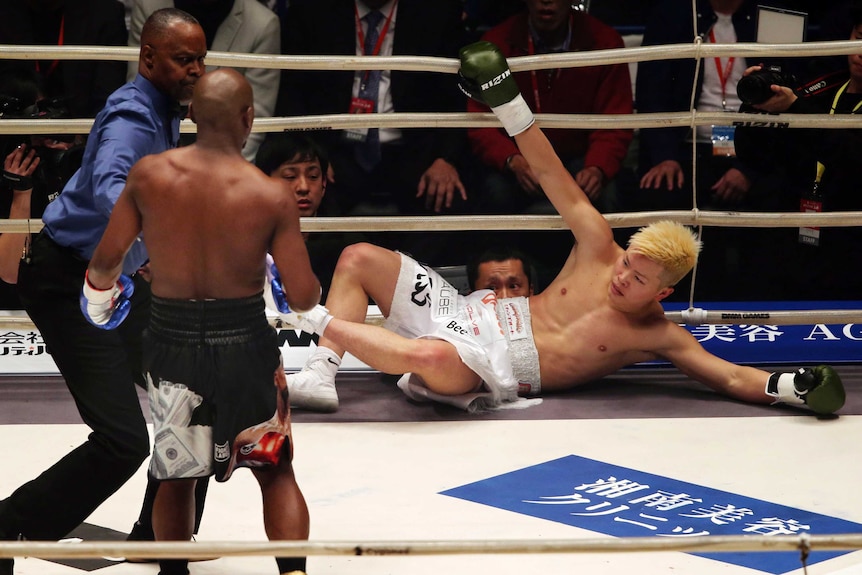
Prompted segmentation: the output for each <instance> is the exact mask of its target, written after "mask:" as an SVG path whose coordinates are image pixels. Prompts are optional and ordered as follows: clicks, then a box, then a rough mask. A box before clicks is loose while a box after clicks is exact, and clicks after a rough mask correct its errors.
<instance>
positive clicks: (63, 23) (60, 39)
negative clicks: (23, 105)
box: [36, 15, 66, 78]
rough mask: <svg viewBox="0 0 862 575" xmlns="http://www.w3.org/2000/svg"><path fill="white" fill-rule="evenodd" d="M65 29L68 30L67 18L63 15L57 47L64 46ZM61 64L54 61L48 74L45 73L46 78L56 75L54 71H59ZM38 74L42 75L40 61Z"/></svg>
mask: <svg viewBox="0 0 862 575" xmlns="http://www.w3.org/2000/svg"><path fill="white" fill-rule="evenodd" d="M65 28H66V16H65V15H63V17H62V18H60V37H59V38H57V46H62V45H63V38H64V36H65V35H64V29H65ZM59 63H60V62H59V61H58V60H54V61H53V62H51V65H50V66H48V71H47V72H45V77H46V78H47V77H48V76H50V75H51V74H53V73H54V70H56V69H57V65H58V64H59ZM36 72H38V73H40V74H41V73H42V67H41V66H40V65H39V60H36Z"/></svg>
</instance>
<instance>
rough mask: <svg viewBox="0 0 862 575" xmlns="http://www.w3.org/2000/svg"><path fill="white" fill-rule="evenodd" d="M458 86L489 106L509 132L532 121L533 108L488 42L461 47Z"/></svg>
mask: <svg viewBox="0 0 862 575" xmlns="http://www.w3.org/2000/svg"><path fill="white" fill-rule="evenodd" d="M460 56H461V69H460V70H459V71H458V75H459V81H458V87H459V88H461V91H462V92H464V93H465V94H466V95H467V96H469V97H470V98H473V99H474V100H477V101H479V102H482V103H483V104H486V105H488V107H490V108H491V111H492V112H494V114H495V115H496V116H497V118H498V119H499V120H500V122H501V123H502V124H503V128H505V129H506V133H508V134H509V135H510V136H516V135H517V134H520V133H521V132H523V131H524V130H526V129H527V128H529V127H530V126H532V125H533V121H534V118H533V112H532V111H531V110H530V107H529V106H528V105H527V103H526V102H525V101H524V98H523V96H521V92H520V90H519V89H518V84H517V83H516V82H515V79H514V78H513V77H512V71H511V70H509V64H508V63H507V62H506V58H505V56H503V53H502V52H500V49H499V48H497V46H496V45H494V44H492V43H491V42H485V41H482V42H476V43H474V44H470V45H469V46H465V47H464V48H461V52H460Z"/></svg>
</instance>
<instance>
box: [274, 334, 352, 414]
mask: <svg viewBox="0 0 862 575" xmlns="http://www.w3.org/2000/svg"><path fill="white" fill-rule="evenodd" d="M340 365H341V358H340V357H338V355H337V354H335V353H334V352H333V351H331V350H329V349H327V348H325V347H321V348H318V349H317V351H316V352H315V353H314V354H313V355H312V356H311V357H310V358H309V360H308V363H306V364H305V367H303V368H302V371H300V372H298V373H292V374H289V375H287V389H288V392H289V393H290V406H291V407H295V408H299V409H307V410H309V411H320V412H323V413H331V412H333V411H336V410H337V409H338V393H337V392H336V391H335V373H336V372H337V371H338V367H339V366H340Z"/></svg>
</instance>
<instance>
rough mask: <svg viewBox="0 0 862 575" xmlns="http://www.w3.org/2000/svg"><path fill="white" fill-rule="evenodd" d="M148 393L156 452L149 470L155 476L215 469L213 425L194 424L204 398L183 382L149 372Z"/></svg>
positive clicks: (186, 475) (171, 476) (198, 473)
mask: <svg viewBox="0 0 862 575" xmlns="http://www.w3.org/2000/svg"><path fill="white" fill-rule="evenodd" d="M147 393H148V396H149V401H150V412H151V414H152V418H153V433H154V435H155V440H154V444H153V456H152V458H151V459H150V473H151V474H152V475H153V477H155V478H156V479H190V478H193V477H204V476H207V475H210V474H211V473H212V470H213V439H212V427H211V426H209V425H198V424H197V423H196V424H195V425H191V422H192V417H193V414H194V410H195V409H196V408H197V407H198V406H200V405H201V403H203V398H202V397H201V396H200V395H198V394H197V393H195V392H194V391H191V390H190V389H189V388H188V387H187V386H185V385H183V384H182V383H174V382H171V381H167V380H164V379H160V380H159V382H158V384H155V383H154V382H153V380H152V378H151V377H150V374H147Z"/></svg>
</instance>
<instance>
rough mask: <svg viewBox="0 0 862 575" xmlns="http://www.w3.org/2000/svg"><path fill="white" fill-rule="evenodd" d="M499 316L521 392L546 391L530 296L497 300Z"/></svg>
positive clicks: (525, 393) (529, 393)
mask: <svg viewBox="0 0 862 575" xmlns="http://www.w3.org/2000/svg"><path fill="white" fill-rule="evenodd" d="M497 317H498V318H499V320H500V325H501V326H502V327H503V333H504V334H505V335H506V340H507V341H508V342H509V360H510V361H511V363H512V372H513V373H514V374H515V379H517V380H518V386H519V388H520V389H519V392H520V394H521V395H538V394H539V393H541V391H542V376H541V372H540V370H539V351H538V350H537V349H536V342H535V340H533V324H532V322H531V317H530V300H529V299H528V298H526V297H515V298H506V299H500V300H497Z"/></svg>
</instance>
